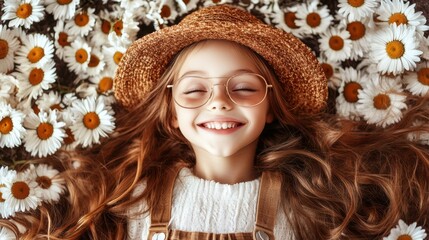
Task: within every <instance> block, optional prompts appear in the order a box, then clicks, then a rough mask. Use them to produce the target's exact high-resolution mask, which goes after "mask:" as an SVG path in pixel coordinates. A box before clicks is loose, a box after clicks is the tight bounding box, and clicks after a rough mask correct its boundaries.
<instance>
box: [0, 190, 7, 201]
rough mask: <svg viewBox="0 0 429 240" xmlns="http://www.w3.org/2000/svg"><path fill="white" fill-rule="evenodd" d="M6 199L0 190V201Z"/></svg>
mask: <svg viewBox="0 0 429 240" xmlns="http://www.w3.org/2000/svg"><path fill="white" fill-rule="evenodd" d="M5 201H6V199H4V198H3V193H2V192H0V203H1V202H5Z"/></svg>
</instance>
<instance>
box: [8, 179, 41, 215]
mask: <svg viewBox="0 0 429 240" xmlns="http://www.w3.org/2000/svg"><path fill="white" fill-rule="evenodd" d="M2 190H3V198H4V199H5V203H6V205H5V207H8V208H10V209H11V210H12V211H14V212H25V211H28V210H31V209H36V208H37V207H38V206H39V205H40V204H41V199H40V198H39V197H38V195H39V194H38V190H37V182H36V181H35V179H34V178H32V175H31V174H28V172H26V171H25V172H19V173H17V174H16V175H15V176H14V178H13V179H12V180H11V181H10V182H7V183H6V186H5V187H4V189H2Z"/></svg>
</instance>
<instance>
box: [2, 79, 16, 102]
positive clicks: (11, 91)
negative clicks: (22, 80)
mask: <svg viewBox="0 0 429 240" xmlns="http://www.w3.org/2000/svg"><path fill="white" fill-rule="evenodd" d="M0 83H1V84H0V102H5V103H9V104H11V105H13V106H15V102H14V101H13V100H14V97H13V96H14V95H15V91H17V87H18V80H17V79H16V78H15V77H14V76H13V75H6V74H3V73H0Z"/></svg>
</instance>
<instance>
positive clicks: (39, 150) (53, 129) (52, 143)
mask: <svg viewBox="0 0 429 240" xmlns="http://www.w3.org/2000/svg"><path fill="white" fill-rule="evenodd" d="M64 125H65V123H64V122H61V121H58V120H57V111H56V110H50V111H49V112H44V111H40V112H39V114H38V115H36V114H35V113H30V114H28V115H27V118H25V121H24V126H25V127H26V128H27V135H26V136H25V138H24V145H25V150H26V151H27V152H29V153H30V154H31V156H36V155H37V156H38V157H46V156H48V155H50V154H53V153H55V152H56V151H57V150H58V149H59V148H60V147H61V144H62V142H63V138H64V137H65V132H64V129H63V128H64Z"/></svg>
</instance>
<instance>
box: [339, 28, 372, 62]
mask: <svg viewBox="0 0 429 240" xmlns="http://www.w3.org/2000/svg"><path fill="white" fill-rule="evenodd" d="M342 27H344V28H345V29H346V30H347V32H349V33H350V40H351V43H352V51H351V52H350V56H349V59H351V60H358V59H360V58H362V57H363V56H364V55H367V54H366V53H368V51H369V45H370V44H369V38H370V36H369V33H368V30H369V29H367V28H368V21H366V20H360V21H353V22H346V23H342V24H340V28H342Z"/></svg>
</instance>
